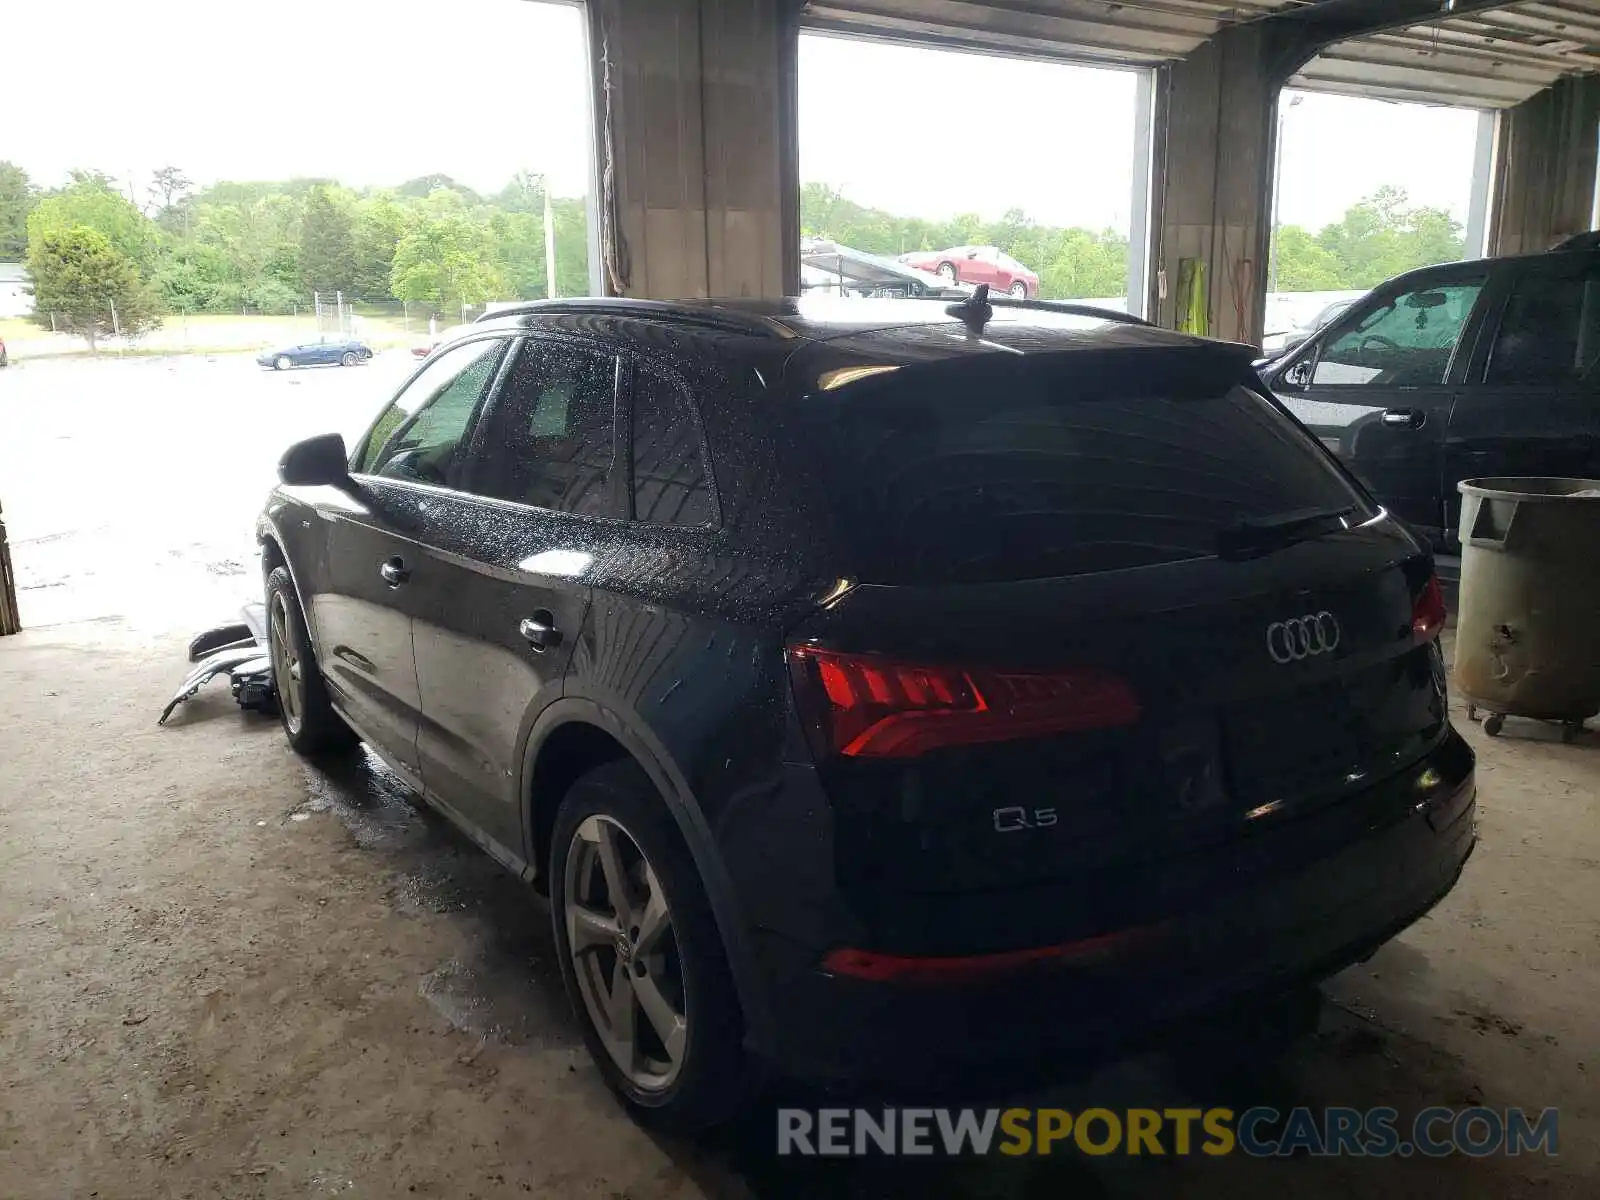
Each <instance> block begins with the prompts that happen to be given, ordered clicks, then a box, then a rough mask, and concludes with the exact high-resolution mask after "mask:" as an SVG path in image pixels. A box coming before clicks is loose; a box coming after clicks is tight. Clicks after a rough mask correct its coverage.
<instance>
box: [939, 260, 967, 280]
mask: <svg viewBox="0 0 1600 1200" xmlns="http://www.w3.org/2000/svg"><path fill="white" fill-rule="evenodd" d="M934 274H935V275H938V276H940V277H941V278H943V279H945V280H947V281H949V282H950V283H952V284H956V283H960V282H961V275H960V273H959V272H958V271H957V270H956V265H955V263H948V262H942V263H940V264H939V268H938V270H936V271H935V272H934Z"/></svg>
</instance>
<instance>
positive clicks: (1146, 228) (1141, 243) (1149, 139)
mask: <svg viewBox="0 0 1600 1200" xmlns="http://www.w3.org/2000/svg"><path fill="white" fill-rule="evenodd" d="M1133 103H1134V109H1133V196H1132V201H1131V203H1130V204H1129V206H1128V213H1129V220H1128V311H1129V312H1130V313H1132V314H1133V315H1134V316H1136V317H1148V316H1149V315H1150V311H1151V305H1150V198H1151V194H1152V193H1151V181H1152V178H1153V175H1154V171H1153V167H1154V159H1155V137H1154V131H1155V113H1156V73H1155V72H1154V71H1144V72H1141V73H1140V76H1139V88H1138V91H1137V92H1135V93H1134V102H1133Z"/></svg>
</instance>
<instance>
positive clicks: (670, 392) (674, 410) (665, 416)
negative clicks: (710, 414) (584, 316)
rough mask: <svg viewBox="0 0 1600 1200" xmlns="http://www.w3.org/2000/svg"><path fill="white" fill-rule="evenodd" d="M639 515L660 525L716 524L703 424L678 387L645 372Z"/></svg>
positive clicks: (639, 410)
mask: <svg viewBox="0 0 1600 1200" xmlns="http://www.w3.org/2000/svg"><path fill="white" fill-rule="evenodd" d="M632 443H633V515H634V519H635V520H639V521H650V522H653V523H655V524H657V525H709V524H711V520H712V517H711V488H710V485H709V484H708V482H707V472H706V463H705V456H704V454H703V453H702V452H701V446H700V426H699V423H698V422H697V421H696V420H695V413H694V408H693V405H692V403H691V402H690V400H689V397H688V396H686V395H685V394H684V392H683V390H682V389H681V388H679V387H678V385H677V384H675V383H672V382H670V381H669V380H667V379H666V378H664V377H663V376H660V375H657V374H656V373H655V372H654V371H651V370H648V369H644V368H641V369H640V370H639V372H638V375H637V376H636V377H635V379H634V385H633V437H632Z"/></svg>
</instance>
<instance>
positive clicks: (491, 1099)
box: [0, 621, 1600, 1200]
mask: <svg viewBox="0 0 1600 1200" xmlns="http://www.w3.org/2000/svg"><path fill="white" fill-rule="evenodd" d="M182 651H183V639H181V638H179V637H176V636H173V635H171V634H165V635H160V636H151V635H149V634H146V633H142V632H140V631H138V630H137V629H133V628H130V627H129V626H128V625H126V624H125V623H122V622H118V621H110V622H91V623H83V624H73V625H63V626H60V627H57V628H55V629H46V630H39V631H34V632H25V633H23V634H22V635H20V636H18V637H14V638H8V639H4V640H3V641H0V929H4V930H6V931H7V934H6V936H5V938H4V939H3V940H0V1061H3V1062H4V1064H5V1071H4V1078H3V1080H0V1163H4V1164H5V1166H4V1167H0V1194H4V1195H5V1196H7V1197H14V1198H16V1200H23V1198H29V1197H62V1196H71V1197H90V1196H100V1197H146V1196H152V1197H153V1196H195V1197H202V1196H203V1197H210V1196H224V1195H225V1196H229V1197H288V1196H308V1195H340V1194H347V1193H348V1194H349V1195H352V1196H372V1197H383V1198H388V1197H393V1196H401V1195H419V1196H441V1197H442V1196H451V1197H455V1196H463V1197H470V1196H483V1197H489V1196H518V1195H527V1194H530V1193H531V1194H535V1195H549V1196H558V1195H559V1196H568V1195H584V1196H596V1197H606V1198H609V1200H618V1198H621V1197H630V1198H632V1200H645V1198H647V1197H689V1196H699V1195H706V1196H749V1195H755V1196H784V1197H787V1196H794V1197H800V1196H815V1195H824V1194H826V1195H830V1196H861V1197H867V1196H907V1197H910V1196H918V1197H926V1196H946V1195H948V1196H961V1197H980V1196H981V1197H989V1196H1001V1195H1006V1196H1028V1197H1033V1196H1038V1197H1045V1196H1049V1197H1060V1196H1063V1195H1069V1194H1070V1195H1072V1196H1074V1197H1082V1196H1090V1197H1095V1196H1145V1195H1149V1196H1155V1195H1163V1196H1166V1195H1174V1194H1182V1195H1216V1196H1224V1195H1226V1196H1246V1197H1250V1196H1261V1197H1278V1196H1281V1195H1283V1194H1285V1192H1286V1191H1287V1190H1289V1189H1291V1188H1292V1189H1293V1190H1294V1191H1295V1193H1296V1194H1298V1195H1301V1196H1323V1195H1326V1196H1341V1197H1343V1196H1347V1195H1350V1194H1361V1195H1367V1196H1385V1197H1387V1196H1393V1197H1406V1198H1408V1200H1414V1198H1416V1197H1421V1196H1441V1197H1443V1196H1452V1197H1454V1196H1459V1195H1505V1196H1524V1195H1528V1196H1532V1195H1570V1196H1580V1195H1583V1196H1592V1195H1594V1194H1595V1192H1596V1187H1597V1185H1600V1139H1596V1137H1595V1132H1596V1125H1595V1120H1596V1112H1595V1108H1596V1099H1595V1087H1594V1083H1593V1075H1592V1073H1593V1072H1594V1071H1596V1070H1600V1019H1597V1016H1596V1009H1595V1006H1594V997H1595V995H1596V994H1597V993H1600V954H1597V953H1596V951H1597V945H1596V942H1597V934H1596V929H1597V927H1596V923H1595V918H1594V914H1595V913H1596V911H1597V910H1600V871H1597V869H1596V868H1597V866H1600V737H1597V736H1596V735H1595V734H1593V733H1591V734H1588V735H1586V736H1585V738H1584V739H1583V740H1582V741H1581V742H1580V743H1579V744H1576V745H1573V746H1562V745H1560V744H1559V743H1557V742H1554V741H1552V740H1551V739H1550V737H1549V736H1548V735H1547V734H1546V733H1545V731H1544V730H1542V729H1539V728H1536V727H1531V726H1530V727H1515V726H1514V727H1513V728H1509V729H1508V730H1507V734H1506V735H1505V736H1503V737H1502V738H1501V739H1499V740H1497V741H1490V740H1488V739H1486V738H1484V737H1483V736H1482V734H1481V732H1480V731H1479V730H1478V728H1477V727H1476V726H1471V725H1466V724H1465V722H1464V721H1461V723H1462V724H1463V725H1464V727H1465V728H1466V729H1467V733H1468V736H1469V737H1471V738H1472V739H1473V742H1474V744H1475V745H1476V746H1477V748H1478V750H1479V753H1480V755H1481V759H1480V767H1481V772H1482V774H1481V782H1482V791H1483V795H1482V800H1481V812H1482V816H1481V825H1482V844H1481V846H1480V848H1479V851H1478V853H1477V854H1476V856H1475V857H1474V859H1473V860H1472V862H1471V864H1470V865H1469V868H1468V871H1467V873H1466V876H1465V878H1464V879H1463V881H1462V883H1461V884H1460V886H1459V887H1458V888H1457V889H1456V891H1455V892H1454V893H1453V894H1452V895H1451V896H1450V897H1449V899H1448V900H1447V901H1446V902H1445V903H1444V904H1443V905H1442V906H1441V907H1440V908H1439V909H1438V910H1437V911H1436V912H1435V913H1434V914H1433V915H1432V916H1431V917H1429V918H1427V919H1426V920H1424V921H1423V922H1422V923H1421V924H1419V925H1418V926H1416V927H1415V928H1413V929H1412V930H1411V931H1409V932H1408V933H1406V934H1405V935H1404V936H1403V937H1401V938H1400V939H1399V940H1398V941H1396V942H1395V943H1393V944H1391V945H1390V946H1388V947H1386V948H1385V949H1384V950H1383V951H1381V952H1380V953H1379V954H1378V955H1377V957H1375V958H1374V959H1373V960H1372V961H1371V962H1369V963H1367V964H1364V965H1362V966H1359V967H1356V968H1353V969H1351V970H1349V971H1347V972H1345V973H1344V974H1343V975H1341V976H1339V977H1338V978H1337V979H1335V980H1333V981H1332V982H1331V983H1330V984H1329V985H1328V988H1327V993H1328V997H1329V1003H1328V1005H1327V1006H1326V1010H1325V1014H1324V1018H1323V1027H1322V1030H1321V1032H1320V1033H1319V1034H1318V1036H1316V1037H1315V1038H1312V1039H1309V1040H1307V1041H1306V1042H1305V1043H1303V1044H1302V1046H1300V1047H1299V1048H1298V1049H1297V1050H1296V1052H1295V1053H1294V1054H1293V1055H1292V1056H1291V1057H1290V1058H1289V1059H1288V1060H1287V1061H1286V1062H1285V1063H1284V1064H1282V1066H1281V1067H1280V1068H1277V1069H1272V1068H1256V1067H1252V1066H1249V1065H1246V1064H1241V1065H1238V1066H1237V1067H1235V1068H1230V1069H1226V1070H1218V1071H1217V1072H1215V1073H1213V1074H1201V1075H1198V1076H1197V1075H1196V1073H1195V1072H1193V1071H1192V1070H1191V1071H1187V1072H1178V1071H1176V1070H1174V1069H1173V1068H1172V1067H1171V1066H1170V1064H1168V1063H1167V1062H1165V1061H1164V1060H1163V1059H1161V1058H1159V1057H1157V1056H1147V1057H1145V1058H1142V1059H1138V1060H1134V1061H1131V1062H1127V1063H1123V1064H1119V1065H1118V1066H1117V1067H1115V1068H1112V1069H1110V1070H1107V1071H1105V1072H1103V1073H1102V1074H1101V1075H1099V1076H1097V1077H1096V1078H1095V1079H1094V1080H1092V1081H1089V1082H1088V1083H1085V1084H1081V1085H1076V1086H1074V1087H1072V1088H1071V1089H1067V1090H1064V1091H1061V1092H1059V1093H1054V1094H1052V1095H1051V1096H1049V1097H1029V1098H1024V1099H1025V1100H1026V1101H1027V1102H1032V1103H1041V1102H1050V1103H1059V1104H1062V1105H1064V1106H1066V1107H1074V1108H1082V1107H1084V1106H1087V1105H1089V1104H1105V1105H1109V1106H1111V1107H1119V1106H1125V1105H1143V1104H1154V1105H1156V1106H1164V1105H1166V1106H1170V1105H1173V1104H1179V1103H1190V1104H1194V1105H1197V1106H1209V1105H1214V1104H1233V1105H1235V1106H1236V1107H1238V1108H1243V1107H1247V1106H1249V1105H1251V1104H1257V1103H1270V1104H1276V1105H1278V1106H1279V1107H1288V1106H1289V1105H1292V1104H1296V1103H1304V1104H1312V1105H1319V1104H1353V1105H1359V1106H1366V1105H1373V1104H1392V1105H1394V1106H1396V1107H1398V1108H1400V1109H1401V1110H1402V1111H1407V1110H1414V1109H1416V1108H1420V1107H1422V1106H1425V1105H1428V1104H1453V1105H1465V1104H1471V1103H1480V1102H1481V1103H1484V1104H1487V1105H1490V1106H1493V1107H1502V1106H1506V1105H1517V1104H1520V1105H1525V1106H1529V1107H1533V1108H1542V1107H1544V1106H1548V1105H1555V1106H1559V1107H1560V1109H1561V1145H1560V1148H1561V1154H1560V1157H1559V1158H1556V1159H1548V1158H1544V1157H1528V1156H1524V1157H1520V1158H1494V1159H1485V1160H1477V1161H1471V1160H1466V1159H1451V1160H1444V1161H1429V1162H1424V1161H1422V1160H1417V1159H1412V1160H1388V1161H1381V1162H1380V1161H1366V1162H1362V1161H1350V1160H1346V1161H1333V1160H1318V1161H1311V1160H1306V1159H1295V1160H1288V1161H1272V1162H1267V1161H1249V1160H1245V1159H1242V1158H1238V1157H1234V1158H1229V1159H1225V1160H1185V1161H1181V1162H1179V1161H1171V1160H1168V1161H1155V1160H1149V1159H1132V1160H1130V1159H1121V1158H1114V1159H1093V1160H1090V1159H1086V1158H1083V1157H1080V1156H1076V1155H1074V1156H1073V1157H1070V1158H1059V1157H1058V1158H1054V1159H1051V1160H1043V1161H1041V1160H1035V1161H1031V1162H1012V1161H1009V1160H1008V1161H1006V1162H1003V1163H1002V1162H998V1161H986V1162H980V1163H965V1164H957V1165H938V1164H927V1163H921V1164H915V1165H912V1164H908V1163H907V1162H905V1161H904V1160H902V1161H900V1162H879V1163H875V1164H816V1163H809V1164H807V1163H796V1162H794V1161H793V1160H783V1161H778V1160H775V1159H774V1158H773V1156H772V1151H771V1144H772V1136H771V1130H772V1127H773V1126H772V1124H771V1120H772V1118H771V1115H770V1113H759V1114H757V1115H756V1116H755V1117H753V1118H752V1120H751V1121H750V1122H749V1123H747V1125H746V1126H744V1127H741V1128H740V1129H737V1130H734V1131H731V1132H729V1133H726V1134H722V1135H719V1136H718V1137H716V1138H714V1139H710V1140H708V1141H705V1142H702V1143H700V1144H697V1145H690V1144H683V1143H677V1142H671V1141H665V1140H660V1139H655V1138H652V1137H651V1136H649V1135H647V1134H646V1133H644V1132H643V1131H641V1130H640V1129H639V1128H638V1127H637V1126H635V1125H634V1124H633V1123H631V1122H630V1121H629V1120H628V1119H627V1118H626V1117H625V1116H623V1115H622V1113H621V1112H620V1110H619V1109H618V1108H617V1107H616V1105H615V1104H614V1103H613V1102H612V1101H611V1100H610V1098H609V1096H608V1095H607V1093H606V1092H605V1091H604V1089H603V1088H602V1086H601V1084H600V1081H599V1079H598V1076H597V1074H596V1072H595V1071H594V1069H593V1068H592V1067H591V1066H590V1065H589V1063H588V1061H587V1059H586V1057H585V1054H584V1052H583V1050H582V1048H581V1045H580V1043H579V1041H578V1038H577V1035H576V1031H575V1028H574V1025H573V1020H572V1018H571V1017H570V1016H569V1014H568V1010H567V1007H566V1001H565V998H564V996H563V994H562V991H561V987H560V980H559V977H558V975H557V971H556V968H555V966H554V964H553V962H552V960H551V944H550V940H549V936H548V932H547V926H546V920H547V917H546V914H545V912H544V910H543V908H542V907H541V906H540V905H539V904H537V903H536V902H535V901H534V900H532V899H531V898H530V897H529V895H528V894H527V893H525V892H524V891H523V890H522V888H521V887H520V886H519V885H518V884H516V883H514V882H513V881H512V880H511V879H510V878H509V877H506V876H505V875H503V874H502V873H501V872H500V870H499V869H498V868H497V867H496V866H495V865H494V864H493V863H491V862H490V861H489V860H488V859H487V858H486V857H484V856H483V855H481V854H480V853H478V852H477V851H476V850H475V849H474V848H473V847H472V846H470V845H469V844H467V843H465V842H464V841H463V839H461V838H459V837H457V836H456V835H454V834H453V833H452V832H451V831H450V830H449V829H448V828H447V827H446V826H445V825H444V824H443V823H442V822H441V821H439V820H438V819H437V818H435V817H433V816H431V815H429V814H428V813H426V812H424V811H420V810H418V809H417V808H415V807H413V806H412V805H411V804H410V803H409V802H408V800H407V798H406V796H405V795H404V793H403V790H402V789H400V788H399V787H398V786H397V785H396V784H395V783H394V782H393V781H392V780H391V779H390V778H388V777H387V776H386V775H385V774H384V772H383V771H382V770H381V769H380V768H375V767H374V766H373V765H372V764H371V763H369V762H368V761H366V760H365V759H364V758H362V759H357V760H354V761H352V762H351V763H349V764H348V765H347V766H345V767H344V768H343V769H341V770H339V771H338V772H337V773H335V774H332V775H330V774H326V773H323V772H321V771H318V770H316V769H312V768H309V767H307V766H306V765H305V764H303V763H302V762H301V761H300V760H299V759H297V758H296V757H295V756H294V755H292V754H291V753H290V752H289V751H288V750H287V749H286V747H285V746H284V744H283V740H282V737H281V734H280V733H279V731H278V729H277V727H276V724H275V723H272V722H269V721H267V720H263V719H260V718H256V717H253V716H250V715H248V714H244V713H241V712H240V711H238V710H237V709H236V708H235V707H234V705H233V703H232V701H231V699H230V698H229V697H228V695H227V689H226V686H225V685H224V684H221V683H217V684H214V685H213V688H212V690H209V691H207V692H205V693H203V694H202V696H201V697H199V698H198V699H197V700H195V701H192V702H191V703H190V705H189V706H187V708H186V710H183V711H182V712H181V715H180V716H179V717H178V718H176V720H175V724H174V725H173V726H172V727H169V728H158V727H157V726H156V724H155V715H156V713H157V712H158V711H159V709H160V707H161V705H162V703H163V702H164V700H165V698H166V696H167V694H168V693H169V691H170V689H171V688H172V687H173V686H174V684H175V683H176V680H177V679H178V677H179V675H180V673H181V671H182V667H183V654H182Z"/></svg>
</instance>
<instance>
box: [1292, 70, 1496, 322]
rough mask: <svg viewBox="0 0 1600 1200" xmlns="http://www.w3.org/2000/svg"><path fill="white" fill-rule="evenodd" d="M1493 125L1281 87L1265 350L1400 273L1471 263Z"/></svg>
mask: <svg viewBox="0 0 1600 1200" xmlns="http://www.w3.org/2000/svg"><path fill="white" fill-rule="evenodd" d="M1494 126H1495V117H1494V114H1493V113H1491V112H1487V111H1484V110H1480V109H1473V108H1455V107H1444V106H1435V105H1425V104H1406V103H1397V102H1394V101H1386V100H1370V99H1364V98H1361V97H1355V96H1344V95H1331V94H1327V93H1321V92H1311V91H1294V90H1285V91H1284V92H1283V94H1282V96H1281V97H1280V99H1279V105H1278V147H1279V151H1278V158H1277V164H1276V176H1275V186H1274V189H1273V214H1272V247H1271V253H1270V256H1269V258H1268V263H1267V308H1266V324H1265V334H1266V336H1265V348H1266V350H1267V351H1268V352H1269V353H1270V352H1275V351H1278V350H1281V349H1283V348H1284V347H1285V346H1287V345H1290V344H1292V343H1294V342H1298V341H1300V340H1302V339H1303V338H1304V337H1305V336H1307V335H1308V334H1309V333H1310V332H1311V331H1312V330H1313V329H1316V328H1319V327H1320V326H1321V325H1323V324H1325V323H1326V322H1327V321H1329V320H1331V319H1332V318H1333V317H1334V316H1336V315H1337V314H1338V313H1339V312H1341V311H1342V310H1343V307H1344V306H1345V305H1347V304H1348V303H1349V302H1350V301H1351V300H1353V299H1355V298H1357V297H1359V296H1361V295H1363V294H1364V293H1365V292H1367V291H1368V290H1369V289H1371V288H1373V287H1376V286H1377V285H1378V284H1380V283H1382V282H1383V281H1384V280H1386V279H1389V278H1392V277H1393V276H1395V275H1398V274H1400V273H1401V272H1403V271H1409V270H1412V269H1414V268H1416V267H1425V266H1431V265H1433V264H1435V263H1443V262H1454V261H1457V260H1460V259H1464V258H1477V257H1480V256H1481V255H1482V254H1483V252H1484V242H1485V237H1486V233H1487V227H1488V220H1487V217H1488V200H1489V190H1490V171H1491V165H1492V155H1493V147H1494Z"/></svg>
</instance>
